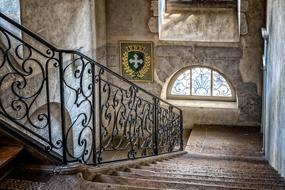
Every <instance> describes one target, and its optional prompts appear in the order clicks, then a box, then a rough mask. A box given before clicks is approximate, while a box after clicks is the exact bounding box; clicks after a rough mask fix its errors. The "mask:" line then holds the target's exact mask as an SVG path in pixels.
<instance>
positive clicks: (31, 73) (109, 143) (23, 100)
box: [0, 13, 182, 165]
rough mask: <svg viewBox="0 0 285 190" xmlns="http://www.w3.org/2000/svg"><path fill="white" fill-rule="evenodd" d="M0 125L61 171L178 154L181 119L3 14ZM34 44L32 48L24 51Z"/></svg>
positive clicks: (139, 90) (94, 64)
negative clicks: (60, 165) (38, 150)
mask: <svg viewBox="0 0 285 190" xmlns="http://www.w3.org/2000/svg"><path fill="white" fill-rule="evenodd" d="M0 18H1V19H4V20H5V21H7V22H9V23H10V24H11V25H12V26H14V27H16V28H17V30H20V31H21V32H23V35H22V36H23V37H24V39H22V37H21V36H20V37H19V36H17V35H14V34H13V33H12V32H10V31H8V30H6V29H5V28H4V27H3V26H2V25H1V26H0V91H1V96H0V119H1V120H2V121H3V120H4V121H5V122H7V123H13V127H15V129H17V131H18V132H19V133H22V134H26V136H25V137H26V138H32V140H31V139H29V140H31V141H33V142H34V141H36V142H37V145H38V144H40V146H39V147H40V148H42V146H43V149H44V150H45V151H46V152H47V153H48V154H53V155H56V157H57V158H58V159H59V160H60V161H62V163H63V164H66V163H67V162H82V163H85V164H92V165H96V164H103V163H106V162H114V161H119V160H127V159H136V158H142V157H148V156H154V155H158V154H162V153H167V152H173V151H177V150H181V146H180V148H179V144H180V145H181V142H182V111H181V110H180V109H179V108H177V107H175V106H172V105H170V104H169V103H167V102H165V101H163V100H161V99H160V98H158V97H156V96H154V95H152V94H151V93H149V92H147V91H146V90H145V89H143V88H140V87H139V86H137V85H136V84H134V83H132V82H130V81H128V80H126V79H125V78H123V77H122V76H120V75H118V74H116V73H114V72H113V71H111V70H110V69H108V68H106V67H105V66H103V65H101V64H99V63H97V62H95V61H94V60H92V59H90V58H89V57H87V56H85V55H84V54H82V53H80V52H77V51H72V50H61V49H58V48H56V47H54V46H52V45H50V44H49V43H48V42H46V41H45V40H43V39H42V38H40V37H39V36H37V35H36V34H34V33H32V32H31V31H29V30H28V29H26V28H25V27H23V26H21V25H19V24H17V23H16V22H14V21H13V20H11V19H9V18H8V17H6V16H5V15H3V14H2V13H0ZM31 44H33V45H31Z"/></svg>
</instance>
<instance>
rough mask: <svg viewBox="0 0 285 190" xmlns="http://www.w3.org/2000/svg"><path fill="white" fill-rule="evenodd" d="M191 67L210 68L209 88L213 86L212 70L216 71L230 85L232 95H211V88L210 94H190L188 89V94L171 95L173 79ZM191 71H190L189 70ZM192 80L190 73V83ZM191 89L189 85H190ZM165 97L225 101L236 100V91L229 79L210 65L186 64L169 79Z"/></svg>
mask: <svg viewBox="0 0 285 190" xmlns="http://www.w3.org/2000/svg"><path fill="white" fill-rule="evenodd" d="M193 68H207V69H210V70H211V89H212V87H213V72H214V71H215V72H217V73H218V74H219V75H221V76H222V77H223V78H224V79H225V81H226V82H227V84H228V85H229V87H230V90H231V93H232V96H231V97H224V96H213V95H212V90H211V95H210V96H197V95H192V94H191V93H192V92H191V91H190V95H173V94H171V90H172V87H173V85H174V83H175V81H176V80H177V78H178V77H179V76H180V75H181V74H182V73H184V72H185V71H187V70H190V71H191V70H192V69H193ZM190 73H191V72H190ZM191 81H192V74H191V75H190V85H191V83H192V82H191ZM190 89H191V86H190ZM166 92H167V93H166V98H167V99H172V100H206V101H208V100H209V101H227V102H236V91H235V89H234V87H233V85H232V83H231V81H230V80H229V79H228V78H227V77H226V76H225V75H224V74H223V73H221V72H220V71H219V70H217V69H214V68H212V67H209V66H204V65H191V66H187V67H184V68H182V69H180V70H179V71H178V72H176V73H175V74H174V75H173V76H172V77H171V79H170V81H169V83H168V86H167V90H166Z"/></svg>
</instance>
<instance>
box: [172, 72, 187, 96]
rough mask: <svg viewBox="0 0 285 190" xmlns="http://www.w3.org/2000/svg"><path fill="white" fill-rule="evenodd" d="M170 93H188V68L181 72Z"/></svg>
mask: <svg viewBox="0 0 285 190" xmlns="http://www.w3.org/2000/svg"><path fill="white" fill-rule="evenodd" d="M171 94H172V95H190V70H187V71H185V72H184V73H182V74H181V75H180V76H179V77H178V78H177V79H176V81H175V82H174V84H173V87H172V89H171Z"/></svg>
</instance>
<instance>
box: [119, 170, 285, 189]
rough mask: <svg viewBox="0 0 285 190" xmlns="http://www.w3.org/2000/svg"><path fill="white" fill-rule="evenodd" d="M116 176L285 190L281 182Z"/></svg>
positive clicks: (123, 174)
mask: <svg viewBox="0 0 285 190" xmlns="http://www.w3.org/2000/svg"><path fill="white" fill-rule="evenodd" d="M115 175H116V176H121V177H129V178H136V179H137V178H140V179H147V180H151V179H155V180H160V181H176V182H188V183H198V184H201V183H203V184H207V185H220V186H225V187H246V188H251V187H252V186H254V187H256V188H260V189H261V188H266V189H273V188H275V187H276V188H281V187H283V188H285V183H283V182H280V183H275V181H271V182H270V181H269V182H267V181H264V180H258V181H252V180H251V181H248V180H243V181H238V180H237V181H235V180H233V179H226V178H219V179H213V178H208V179H203V178H201V179H199V178H197V179H195V178H194V179H193V178H192V179H191V178H185V177H162V176H155V175H137V174H133V173H131V172H116V174H115Z"/></svg>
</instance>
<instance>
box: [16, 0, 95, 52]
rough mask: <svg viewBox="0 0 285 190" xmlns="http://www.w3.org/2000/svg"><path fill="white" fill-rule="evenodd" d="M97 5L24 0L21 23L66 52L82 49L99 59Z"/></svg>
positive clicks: (77, 0) (86, 1)
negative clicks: (95, 22)
mask: <svg viewBox="0 0 285 190" xmlns="http://www.w3.org/2000/svg"><path fill="white" fill-rule="evenodd" d="M93 12H94V6H93V3H92V1H89V0H63V1H57V0H49V1H38V0H21V22H22V24H23V25H24V26H26V27H27V28H29V29H30V30H31V31H33V32H36V33H38V34H39V35H41V36H42V37H43V38H44V39H46V40H47V41H48V42H50V43H52V44H54V45H55V46H57V47H59V48H63V49H79V48H81V47H82V49H81V51H82V52H84V53H86V54H88V55H89V56H95V53H94V48H95V47H94V46H93V42H94V37H93V33H95V31H94V27H93V24H94V23H93V20H94V19H93V17H94V15H93Z"/></svg>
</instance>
